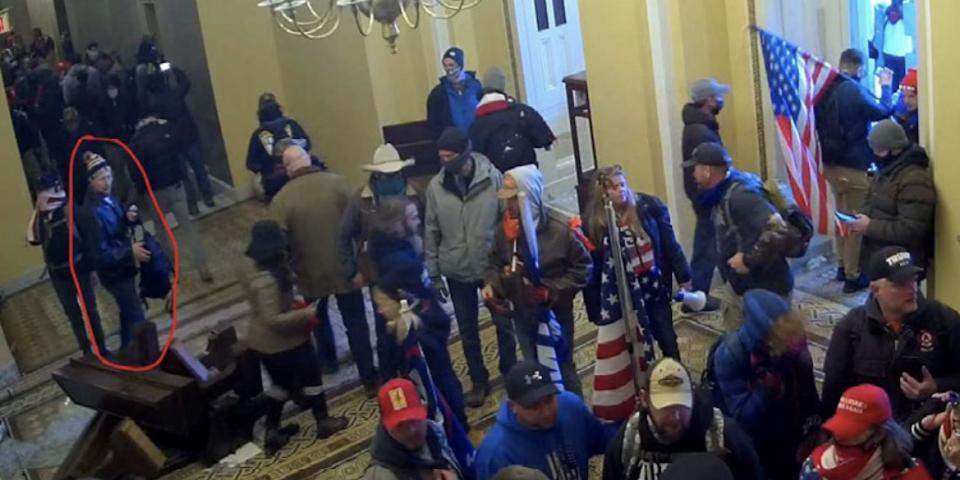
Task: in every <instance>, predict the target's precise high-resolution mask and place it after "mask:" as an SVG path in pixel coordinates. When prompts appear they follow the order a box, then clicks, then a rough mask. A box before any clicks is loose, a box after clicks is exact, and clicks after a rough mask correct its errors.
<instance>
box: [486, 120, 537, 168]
mask: <svg viewBox="0 0 960 480" xmlns="http://www.w3.org/2000/svg"><path fill="white" fill-rule="evenodd" d="M507 112H508V113H509V115H503V116H504V117H506V118H507V119H508V120H507V121H504V122H503V123H501V124H500V125H499V126H497V128H496V130H494V131H493V133H492V134H491V135H490V137H488V138H487V142H486V145H483V147H484V148H483V151H484V152H486V154H487V157H488V158H489V159H490V161H491V162H493V164H494V165H496V166H497V168H498V169H500V170H501V171H503V172H505V171H507V170H510V169H511V168H514V167H519V166H521V165H526V164H528V163H531V162H530V161H529V158H528V156H529V155H530V153H531V152H533V151H534V149H533V144H531V143H530V140H529V139H527V136H526V131H525V130H526V125H525V123H526V122H524V113H523V111H522V110H521V109H519V108H517V106H516V105H511V106H510V108H509V110H507ZM534 155H535V154H534ZM533 163H536V157H535V156H534V158H533Z"/></svg>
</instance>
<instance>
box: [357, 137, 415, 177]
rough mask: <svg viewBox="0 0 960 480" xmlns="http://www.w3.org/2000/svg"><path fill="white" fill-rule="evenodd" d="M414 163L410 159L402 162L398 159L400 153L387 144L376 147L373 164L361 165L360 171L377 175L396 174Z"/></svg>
mask: <svg viewBox="0 0 960 480" xmlns="http://www.w3.org/2000/svg"><path fill="white" fill-rule="evenodd" d="M414 163H416V162H415V161H414V160H413V159H412V158H410V159H407V160H403V159H401V158H400V152H398V151H397V149H396V148H394V146H393V145H390V144H389V143H386V144H383V145H380V146H379V147H377V151H376V152H374V153H373V163H369V164H366V165H363V166H362V167H360V168H362V169H364V170H366V171H368V172H378V173H388V174H389V173H397V172H399V171H400V170H403V169H404V168H406V167H409V166H410V165H413V164H414Z"/></svg>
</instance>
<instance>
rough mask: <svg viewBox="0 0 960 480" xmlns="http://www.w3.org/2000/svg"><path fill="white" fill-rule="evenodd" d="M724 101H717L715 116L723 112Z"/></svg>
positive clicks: (714, 110) (714, 108)
mask: <svg viewBox="0 0 960 480" xmlns="http://www.w3.org/2000/svg"><path fill="white" fill-rule="evenodd" d="M723 105H724V101H723V100H722V99H717V106H716V107H713V115H714V116H716V115H720V110H723Z"/></svg>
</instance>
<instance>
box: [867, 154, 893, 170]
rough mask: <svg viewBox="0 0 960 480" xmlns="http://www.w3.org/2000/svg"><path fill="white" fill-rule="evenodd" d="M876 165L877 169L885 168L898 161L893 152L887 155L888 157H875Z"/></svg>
mask: <svg viewBox="0 0 960 480" xmlns="http://www.w3.org/2000/svg"><path fill="white" fill-rule="evenodd" d="M873 158H874V163H876V164H877V167H879V168H883V167H885V166H887V165H890V163H891V162H893V161H894V160H896V159H897V156H896V155H894V154H893V152H890V153H887V154H886V155H874V156H873Z"/></svg>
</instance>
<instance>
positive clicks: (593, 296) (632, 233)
mask: <svg viewBox="0 0 960 480" xmlns="http://www.w3.org/2000/svg"><path fill="white" fill-rule="evenodd" d="M595 180H596V181H595V182H594V183H593V187H592V191H591V194H590V197H589V200H588V203H587V215H586V218H585V219H584V220H585V224H586V227H587V232H586V233H587V236H588V237H589V238H590V241H591V242H592V243H593V244H594V245H596V246H597V250H596V251H594V265H596V268H594V271H593V278H592V279H591V282H590V285H588V286H587V288H585V289H584V291H583V293H584V303H586V304H587V313H588V316H589V317H590V319H591V321H593V322H594V323H602V322H603V320H602V318H601V310H600V304H601V291H602V285H601V283H602V282H601V280H602V279H603V272H604V268H603V266H604V263H602V262H603V260H604V259H605V258H606V257H607V256H609V255H610V249H611V244H610V242H609V238H608V237H609V234H608V232H609V227H608V225H607V213H606V211H605V207H606V205H607V202H612V203H613V208H614V210H615V211H616V214H617V227H618V229H619V231H620V239H621V243H622V244H623V246H624V247H626V248H624V249H623V250H624V258H623V259H622V261H623V262H625V266H626V268H627V271H628V276H631V277H634V276H635V277H636V278H637V280H638V282H639V286H640V288H639V291H637V292H636V293H637V294H639V299H642V302H639V301H637V299H635V300H634V306H635V307H637V308H638V309H639V308H640V306H641V305H643V306H644V310H643V311H641V312H639V313H640V314H641V315H640V316H645V317H646V319H647V322H646V324H645V325H644V327H645V328H648V329H649V330H650V333H651V334H652V335H653V338H654V339H656V341H657V344H658V345H659V346H660V350H661V351H663V354H664V355H665V356H669V357H673V358H676V359H678V360H679V359H680V349H679V348H678V347H677V334H676V332H675V331H674V329H673V314H672V311H671V309H670V297H671V293H672V291H673V280H674V278H676V281H677V283H678V284H679V286H680V287H681V288H683V289H686V290H689V289H690V279H691V277H690V266H689V264H688V263H687V257H686V256H685V255H684V254H683V250H682V248H681V247H680V243H679V242H677V236H676V234H675V233H674V231H673V225H672V224H671V223H670V212H669V211H668V210H667V207H666V205H664V204H663V202H661V201H660V199H658V198H657V197H655V196H653V195H647V194H644V193H640V192H635V191H633V190H632V189H631V188H630V186H629V185H628V184H627V179H626V177H625V176H624V174H623V168H622V167H621V166H620V165H613V166H608V167H603V168H600V169H598V170H597V172H596V178H595ZM610 280H613V278H610ZM614 289H615V286H614Z"/></svg>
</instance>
